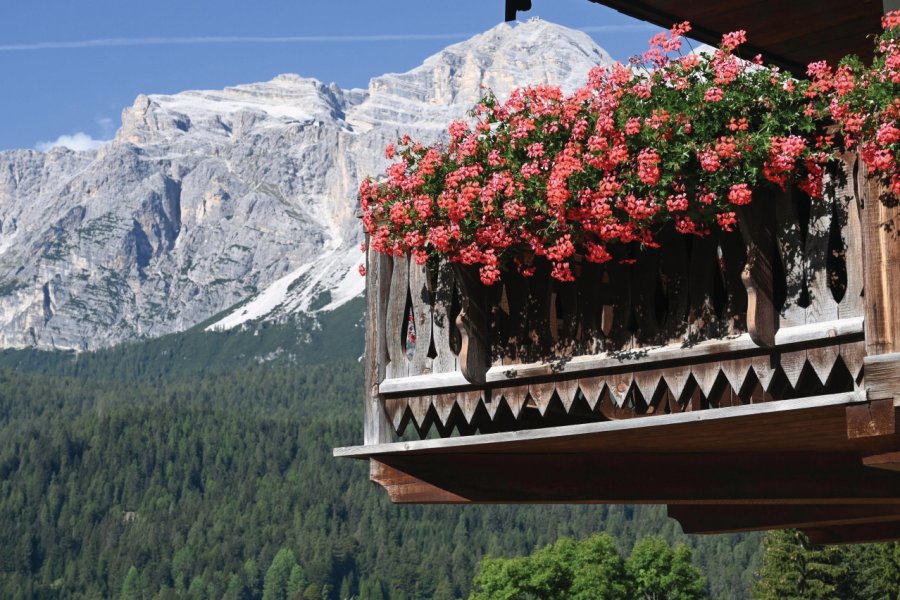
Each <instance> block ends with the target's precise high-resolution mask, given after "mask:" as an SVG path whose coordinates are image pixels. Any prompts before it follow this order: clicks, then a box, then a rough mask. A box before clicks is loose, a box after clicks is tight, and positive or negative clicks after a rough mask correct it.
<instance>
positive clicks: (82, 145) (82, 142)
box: [34, 131, 109, 152]
mask: <svg viewBox="0 0 900 600" xmlns="http://www.w3.org/2000/svg"><path fill="white" fill-rule="evenodd" d="M108 141H109V140H95V139H94V138H92V137H91V136H90V135H88V134H86V133H84V132H83V131H79V132H78V133H75V134H72V135H61V136H59V137H58V138H56V139H55V140H54V141H52V142H38V143H37V144H35V145H34V147H35V148H37V149H38V150H40V151H41V152H47V151H48V150H50V148H56V147H57V146H65V147H66V148H68V149H70V150H75V151H82V150H96V149H97V148H99V147H100V146H102V145H103V144H105V143H107V142H108Z"/></svg>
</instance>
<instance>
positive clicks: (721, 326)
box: [379, 155, 900, 432]
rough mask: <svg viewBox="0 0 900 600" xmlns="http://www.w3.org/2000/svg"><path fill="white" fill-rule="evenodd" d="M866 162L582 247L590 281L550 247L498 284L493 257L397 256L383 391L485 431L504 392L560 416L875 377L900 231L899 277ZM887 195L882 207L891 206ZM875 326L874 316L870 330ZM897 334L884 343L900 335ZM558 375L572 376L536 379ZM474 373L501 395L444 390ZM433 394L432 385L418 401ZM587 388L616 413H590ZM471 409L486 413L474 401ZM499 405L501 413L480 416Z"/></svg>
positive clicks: (819, 389)
mask: <svg viewBox="0 0 900 600" xmlns="http://www.w3.org/2000/svg"><path fill="white" fill-rule="evenodd" d="M858 170H859V166H858V164H857V162H856V157H855V156H854V155H847V156H845V157H844V161H843V162H842V163H840V164H839V165H838V166H837V168H835V169H833V170H832V172H830V173H829V174H828V175H827V177H826V180H825V194H824V198H823V199H821V200H815V201H811V200H809V198H807V197H805V196H804V195H802V194H800V193H799V192H797V191H795V190H787V191H783V192H782V191H778V190H760V191H758V192H757V193H756V194H755V200H754V202H753V203H752V204H750V205H748V206H746V207H739V210H740V214H739V223H740V225H739V231H737V232H733V233H724V232H714V233H713V234H712V235H710V236H708V237H705V238H693V237H691V236H684V235H680V234H677V233H675V232H674V230H673V229H672V228H665V229H663V231H661V232H660V233H659V239H660V242H661V243H662V246H663V249H662V250H660V249H647V248H645V249H641V248H639V247H638V246H637V245H633V246H621V247H617V248H615V249H614V251H615V257H614V259H613V260H612V261H610V262H608V263H605V264H603V265H595V264H591V263H588V262H586V261H584V260H583V259H582V260H576V261H575V263H573V267H574V270H575V271H576V272H577V273H578V278H577V281H576V282H575V283H562V282H558V281H556V280H553V279H552V278H551V277H550V266H549V263H548V262H547V261H546V260H542V259H540V258H535V259H534V263H533V266H534V268H535V270H536V273H535V275H534V276H533V277H523V276H521V275H519V274H518V273H514V272H513V273H510V272H507V273H504V274H503V276H502V279H501V282H500V283H498V284H495V285H494V286H491V287H486V286H483V285H482V284H481V283H480V281H479V277H478V272H477V269H475V268H468V267H461V266H459V265H444V266H442V267H441V268H440V269H439V270H438V272H437V273H429V272H428V270H427V268H426V267H425V266H422V265H416V264H414V263H412V262H411V261H409V260H407V259H403V258H396V259H393V260H392V259H388V258H384V260H387V261H390V267H389V268H390V276H389V281H390V286H389V293H388V296H387V301H386V303H384V304H383V305H381V308H380V310H381V311H382V313H383V314H381V315H379V318H381V319H383V321H384V335H385V336H386V339H385V340H379V343H382V342H383V343H384V346H385V348H386V358H387V362H386V363H385V364H383V365H382V367H383V368H384V374H385V376H384V378H383V380H382V381H380V386H379V392H380V393H381V394H383V395H387V396H393V397H397V396H400V395H403V396H405V397H406V398H407V402H406V404H405V407H406V410H408V411H411V410H413V409H418V410H419V411H420V412H421V411H423V410H425V408H426V405H427V408H429V409H433V411H432V412H428V413H425V414H426V415H428V416H427V418H426V416H422V415H419V416H420V417H421V418H417V417H416V415H412V419H410V416H409V415H405V416H404V415H400V416H399V418H392V419H391V420H392V422H394V423H409V422H414V423H415V424H416V425H417V428H421V427H422V426H423V422H424V421H428V422H433V423H435V424H437V425H439V426H441V427H442V428H443V429H444V431H445V432H450V431H452V430H453V427H451V425H450V423H454V424H457V425H461V424H464V425H465V426H466V428H467V430H468V431H481V430H482V429H485V428H487V427H494V426H497V425H496V424H494V425H489V422H493V420H494V417H495V416H496V415H497V414H498V413H497V411H498V409H500V408H503V410H501V411H500V413H499V414H500V418H501V419H506V418H507V417H508V416H509V415H510V414H511V415H512V417H513V418H516V419H518V418H519V417H520V416H521V415H523V414H525V415H530V414H531V413H527V412H526V413H523V412H522V410H523V409H524V408H526V407H533V408H535V409H537V410H536V414H538V415H540V416H542V417H543V416H545V415H547V414H548V413H547V410H548V408H549V407H551V405H553V403H554V402H558V403H559V405H560V406H561V409H562V410H561V411H560V410H554V411H551V412H550V416H552V417H553V418H556V417H557V416H559V414H560V413H562V414H563V415H574V414H582V417H584V418H630V417H632V416H636V415H660V414H666V413H671V412H678V411H694V410H702V409H707V408H718V407H720V406H732V405H735V404H743V403H748V402H751V403H752V402H765V401H771V400H778V399H782V398H787V397H796V396H808V395H811V394H816V393H831V392H838V391H846V390H849V389H855V388H858V387H860V386H862V385H863V381H862V373H863V366H864V362H865V359H866V356H867V355H871V354H872V353H873V349H874V347H873V346H872V345H871V342H870V340H869V337H868V335H867V336H866V337H865V338H864V337H863V336H862V335H861V327H860V325H861V324H862V323H863V319H862V316H863V313H864V312H866V315H867V317H868V314H869V313H870V312H872V310H873V309H872V308H871V306H870V304H871V299H868V300H867V299H866V297H865V296H864V295H863V288H864V286H865V287H866V288H868V287H870V286H873V285H883V284H884V282H885V281H886V279H885V278H886V277H887V275H886V274H884V273H886V272H887V271H885V269H889V267H890V265H892V264H893V263H891V262H890V260H893V259H890V256H893V254H891V253H896V252H895V248H887V247H886V246H887V244H888V241H896V240H892V239H881V238H879V239H878V240H876V241H878V242H879V243H880V246H878V244H875V245H876V246H878V247H879V248H882V250H880V252H881V254H879V255H878V256H882V255H890V256H889V257H888V259H885V260H887V261H888V262H887V263H885V264H886V265H888V266H884V268H883V269H882V271H883V272H884V273H883V274H882V276H881V279H878V278H877V277H876V276H874V275H871V276H870V275H865V277H864V275H863V274H864V273H868V272H869V271H870V270H871V269H869V268H868V267H867V266H866V265H867V264H870V263H872V261H873V260H875V258H873V256H874V255H872V253H871V252H868V253H867V257H866V258H865V260H864V258H863V256H862V248H863V247H864V246H865V245H866V240H867V239H868V238H871V237H872V234H871V232H869V233H867V231H868V230H867V227H870V226H871V223H870V222H871V221H872V219H873V218H874V217H873V216H872V213H873V210H871V206H870V209H866V208H865V206H866V205H865V201H866V197H865V194H863V193H861V192H858V191H857V190H858V189H862V188H866V185H867V184H866V181H865V180H864V179H862V177H864V174H862V175H860V174H858ZM866 189H868V188H866ZM869 193H871V192H869ZM858 199H859V200H860V201H861V202H857V200H858ZM869 204H870V205H871V204H872V203H871V202H870V203H869ZM879 206H880V205H879ZM867 210H868V212H867ZM878 210H879V211H881V212H879V213H878V214H879V215H880V216H879V217H878V218H882V217H883V216H884V214H883V213H884V210H887V208H885V209H884V210H882V209H878ZM866 219H868V221H866ZM879 235H880V234H879ZM867 236H868V237H867ZM873 243H874V242H873ZM895 247H900V243H895ZM878 260H879V261H882V259H881V258H879V259H878ZM882 262H883V261H882ZM879 264H881V262H879ZM876 271H877V269H876ZM898 272H900V271H898ZM866 278H868V279H866ZM870 280H871V281H870ZM878 289H881V288H878ZM876 295H877V294H876ZM882 296H884V294H882V295H881V296H879V298H878V306H877V311H876V312H877V314H875V319H876V321H878V322H880V323H881V325H879V326H878V327H877V328H876V329H877V331H878V332H880V333H879V334H878V335H881V337H882V338H884V340H886V339H887V337H885V336H890V335H893V334H892V333H890V332H891V331H894V329H896V331H897V332H900V325H898V326H896V327H894V329H890V327H893V325H891V323H892V320H891V319H893V316H891V315H892V314H893V313H891V311H892V310H893V308H892V307H893V306H897V307H898V308H897V310H900V301H898V302H897V303H896V304H889V305H887V308H885V304H884V303H885V300H884V299H883V298H882ZM889 313H890V314H889ZM879 319H880V321H879ZM873 327H874V326H873V325H871V324H870V323H869V322H868V318H867V319H866V331H867V333H868V332H869V331H870V330H872V329H873ZM411 334H414V336H411ZM411 337H414V338H415V343H414V344H413V343H412V341H411ZM879 339H881V338H879ZM879 343H880V345H879V346H878V348H880V349H881V350H882V351H883V350H884V349H885V348H888V347H889V346H886V345H885V344H886V343H887V342H886V341H882V342H879ZM892 343H893V342H892ZM844 367H846V369H845V368H844ZM650 370H652V371H654V373H653V374H651V373H648V371H650ZM875 370H877V367H875ZM656 372H658V374H659V378H657V377H656ZM848 373H849V375H848ZM586 378H587V379H594V380H598V378H599V380H598V381H599V383H598V382H594V383H589V384H586V386H587V389H590V390H591V391H592V392H593V391H596V392H597V394H596V396H595V397H593V398H588V397H587V396H588V395H589V394H585V388H582V387H581V386H580V384H581V381H580V380H582V379H586ZM546 379H549V380H551V381H555V383H556V385H549V384H548V385H547V386H545V387H544V388H538V387H535V386H537V385H538V384H541V385H544V384H545V383H547V382H546ZM501 384H503V386H504V389H505V390H506V392H507V393H506V395H504V394H503V393H500V392H499V390H498V389H497V386H498V385H501ZM510 384H512V385H510ZM516 386H520V387H521V388H522V390H518V391H516V390H514V389H513V388H514V387H516ZM598 386H599V387H598ZM473 387H474V388H475V389H485V390H487V391H490V390H491V389H493V390H494V391H495V392H497V393H495V394H493V395H491V394H490V393H487V394H485V395H484V400H483V402H484V407H483V408H484V410H481V408H479V407H474V408H473V407H466V410H463V407H461V406H458V405H457V404H455V403H454V402H455V401H453V400H451V405H448V406H444V405H443V402H445V399H447V398H450V399H453V398H456V396H455V395H454V394H449V395H448V394H445V393H443V392H447V391H452V392H454V393H455V392H456V391H460V390H464V389H467V388H473ZM882 387H883V386H882ZM594 388H597V389H596V390H594ZM416 395H422V396H423V397H427V398H425V399H423V400H420V401H413V398H414V396H416ZM506 396H509V397H510V398H511V400H507V398H506ZM429 402H430V404H429ZM490 402H493V404H491V406H487V404H488V403H490ZM583 403H586V404H587V406H588V408H589V410H590V411H593V412H594V413H598V414H599V417H598V416H597V414H594V415H587V416H585V415H584V414H583V412H584V411H583V410H582V408H581V407H582V404H583ZM898 403H900V395H898ZM398 406H400V405H399V404H397V403H394V410H399V408H398ZM573 406H574V407H575V411H574V413H573V410H572V409H573ZM454 407H456V408H455V409H454ZM507 409H508V410H507ZM473 411H474V412H473ZM467 412H468V413H471V415H472V416H471V417H470V418H468V419H462V418H460V417H459V416H458V415H459V414H466V413H467ZM476 413H477V415H476ZM484 414H487V415H489V416H490V419H489V420H488V421H485V420H484V419H482V418H481V417H478V415H484ZM434 415H436V416H434ZM473 423H479V424H480V425H473ZM528 423H531V425H528ZM537 424H538V422H537V421H528V422H527V423H526V422H522V423H520V424H519V425H520V426H521V427H525V428H527V427H530V426H536V425H537ZM473 428H474V429H473Z"/></svg>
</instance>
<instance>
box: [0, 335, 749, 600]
mask: <svg viewBox="0 0 900 600" xmlns="http://www.w3.org/2000/svg"><path fill="white" fill-rule="evenodd" d="M187 335H188V336H207V335H209V334H206V333H201V332H192V333H189V334H187ZM265 335H269V330H262V331H260V333H259V336H265ZM278 335H279V336H280V335H281V334H280V333H278ZM217 339H221V338H217V337H215V336H213V337H211V338H210V339H209V340H206V341H204V340H203V339H187V338H185V339H182V341H181V342H179V348H180V350H179V351H178V352H177V353H175V354H171V353H169V354H165V353H159V352H156V353H154V352H153V349H154V348H156V349H159V348H160V347H159V346H155V345H153V346H150V347H143V344H138V345H135V346H130V347H124V348H120V349H118V350H111V351H104V352H101V353H84V354H82V355H79V357H78V358H77V360H73V358H72V357H71V356H68V355H67V356H63V357H60V358H58V359H55V358H53V357H52V356H49V355H47V354H46V353H41V354H38V353H34V354H32V355H28V356H26V355H25V354H18V355H17V358H16V361H15V364H16V365H17V366H18V370H12V369H9V368H0V598H4V599H5V598H10V599H16V598H75V599H78V598H84V599H88V598H90V599H93V598H108V597H123V596H126V597H133V598H215V599H216V600H218V599H220V598H227V599H235V598H241V599H245V600H246V599H253V600H259V599H260V598H262V596H263V593H264V591H265V580H266V576H267V574H269V573H270V572H271V573H272V575H271V576H270V580H271V581H273V582H276V583H277V585H276V586H275V587H274V588H272V589H273V590H275V589H277V590H278V591H280V590H281V589H282V588H281V583H282V582H283V573H284V571H285V570H286V569H284V568H277V569H275V570H272V569H273V562H275V557H276V556H277V555H278V554H279V553H281V554H282V559H281V561H283V562H286V563H289V562H290V560H286V559H285V558H284V556H286V555H287V552H282V551H283V550H285V551H287V550H289V551H290V552H292V553H293V555H294V557H295V560H296V567H297V568H296V569H295V568H294V565H291V571H290V576H289V578H288V584H287V592H288V593H289V594H290V595H289V596H288V597H289V598H293V597H295V596H296V593H297V589H298V588H299V587H301V586H305V587H304V588H303V590H302V592H301V597H303V598H315V599H316V600H320V599H322V598H328V599H339V600H343V599H345V598H349V597H351V596H356V598H357V599H358V600H371V599H378V600H387V599H398V598H405V599H407V600H414V599H430V598H443V599H450V598H460V597H465V596H466V595H467V594H468V593H469V589H470V586H471V581H472V577H473V574H474V573H475V571H476V566H477V564H478V561H479V560H480V559H481V558H482V556H484V555H485V554H488V553H489V554H491V555H493V556H512V555H521V554H527V553H529V552H532V551H533V550H534V549H535V548H536V547H539V546H544V545H547V544H549V543H552V542H553V541H555V540H556V539H557V538H558V537H560V536H575V537H584V536H587V535H590V534H591V533H594V532H597V531H606V532H608V533H610V534H611V535H613V536H614V537H615V540H616V543H617V544H619V545H620V550H621V549H625V548H629V547H630V545H631V544H633V543H634V541H635V539H637V538H639V537H641V536H642V535H645V534H647V533H663V534H664V535H665V536H666V538H667V539H677V540H679V541H683V542H686V543H689V544H690V545H691V547H692V548H693V550H694V555H695V556H696V557H697V561H698V564H699V565H702V568H703V569H704V571H705V572H706V573H707V575H708V577H709V580H710V589H711V592H712V593H713V594H715V596H716V597H720V598H744V597H746V594H747V590H748V589H749V588H748V587H747V586H748V583H749V581H750V577H751V576H752V572H753V571H754V570H755V569H756V560H757V556H758V541H757V540H758V538H757V537H756V536H717V537H698V538H695V537H688V536H684V535H682V534H681V533H680V532H679V531H678V528H677V525H676V524H674V522H672V521H670V520H668V519H666V518H665V511H664V509H660V508H658V507H622V506H596V507H595V506H590V507H588V506H533V507H513V506H506V507H504V506H431V507H422V506H395V505H392V504H391V503H390V501H389V500H388V498H387V497H386V495H385V494H384V493H383V491H382V490H381V489H379V488H378V487H376V486H374V485H372V484H371V483H370V482H369V481H368V480H367V469H366V465H365V464H363V463H360V462H356V461H349V460H336V459H333V458H332V457H331V449H332V448H334V447H336V446H343V445H349V444H353V443H357V442H358V440H359V439H360V436H361V432H360V427H361V423H362V414H361V413H362V406H361V403H360V401H359V390H360V389H362V387H363V374H362V367H361V365H360V363H358V362H357V360H356V356H357V355H358V353H359V345H356V346H355V347H353V348H352V349H350V350H348V351H347V352H346V356H345V357H344V359H342V360H340V361H334V362H330V363H328V364H323V365H315V364H313V365H310V364H306V365H304V364H280V363H278V362H277V361H273V362H264V363H257V361H256V360H255V357H254V356H252V355H248V356H246V357H245V358H244V361H243V362H240V361H239V360H238V358H237V356H236V355H235V356H233V357H229V358H227V361H226V363H225V365H226V366H227V367H228V368H227V370H225V369H222V368H221V366H218V367H217V366H216V365H215V364H212V363H210V362H208V361H207V360H206V359H205V357H204V356H203V355H202V354H194V353H193V352H197V353H202V352H204V351H205V349H206V348H208V347H209V345H210V344H214V343H215V340H217ZM148 344H150V343H148ZM263 347H268V346H266V344H262V343H261V345H260V348H263ZM189 349H194V350H190V351H189ZM266 351H267V352H268V350H266ZM220 356H222V357H223V360H225V355H220ZM7 364H9V363H7ZM192 370H193V373H192ZM275 573H278V576H277V577H275V576H274V574H275Z"/></svg>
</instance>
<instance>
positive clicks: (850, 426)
mask: <svg viewBox="0 0 900 600" xmlns="http://www.w3.org/2000/svg"><path fill="white" fill-rule="evenodd" d="M867 375H868V373H867ZM895 419H896V417H895V409H894V401H893V400H892V399H883V400H872V401H871V402H867V403H864V404H854V405H853V406H848V407H847V437H848V438H849V439H851V440H855V439H858V438H867V437H878V436H885V435H893V434H894V431H895Z"/></svg>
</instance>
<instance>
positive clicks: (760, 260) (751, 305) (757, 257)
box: [736, 193, 779, 348]
mask: <svg viewBox="0 0 900 600" xmlns="http://www.w3.org/2000/svg"><path fill="white" fill-rule="evenodd" d="M754 195H755V196H757V197H756V198H754V200H753V202H751V203H750V204H748V205H745V206H738V207H736V208H737V210H736V212H737V214H738V226H739V228H740V231H741V235H743V236H744V241H745V242H746V243H747V265H746V266H745V267H744V272H743V273H742V274H741V280H742V281H743V282H744V287H746V289H747V332H748V333H749V334H750V339H752V340H753V341H754V342H755V343H756V344H757V345H758V346H761V347H764V348H770V347H772V346H774V345H775V333H776V332H777V331H778V325H779V324H778V320H777V314H776V312H775V304H774V301H775V300H774V299H775V296H774V288H773V279H772V277H773V272H772V261H773V260H774V258H775V228H774V217H775V214H774V211H775V208H774V204H776V203H775V202H774V200H773V199H772V198H770V197H769V196H767V195H765V194H763V193H757V194H754ZM770 213H771V214H770Z"/></svg>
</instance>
